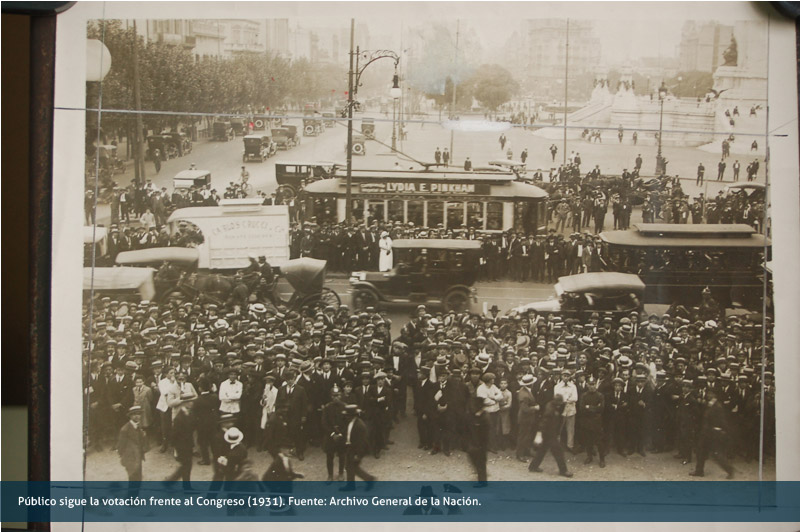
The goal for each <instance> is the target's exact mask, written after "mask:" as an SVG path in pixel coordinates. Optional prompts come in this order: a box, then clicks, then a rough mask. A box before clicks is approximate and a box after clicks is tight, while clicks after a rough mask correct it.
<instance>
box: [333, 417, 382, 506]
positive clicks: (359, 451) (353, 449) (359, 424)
mask: <svg viewBox="0 0 800 532" xmlns="http://www.w3.org/2000/svg"><path fill="white" fill-rule="evenodd" d="M345 412H346V416H347V425H346V426H345V430H344V437H345V440H344V442H345V469H346V471H347V484H345V486H344V487H342V488H340V489H339V491H354V490H355V489H356V485H355V481H356V476H358V477H360V478H362V479H364V480H366V481H367V489H371V487H372V483H373V482H375V477H373V476H372V475H370V474H369V473H367V472H366V471H364V470H363V469H362V468H361V459H362V458H364V455H366V454H367V453H368V452H369V433H368V431H367V425H366V424H364V422H363V421H362V420H361V419H360V418H359V417H358V406H357V405H347V406H345Z"/></svg>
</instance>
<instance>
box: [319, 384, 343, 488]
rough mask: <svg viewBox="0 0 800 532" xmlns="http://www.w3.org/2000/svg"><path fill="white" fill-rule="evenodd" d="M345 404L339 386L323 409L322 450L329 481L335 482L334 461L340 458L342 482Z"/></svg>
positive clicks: (335, 387)
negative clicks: (335, 458)
mask: <svg viewBox="0 0 800 532" xmlns="http://www.w3.org/2000/svg"><path fill="white" fill-rule="evenodd" d="M344 407H345V404H344V403H343V402H342V400H341V393H340V390H339V387H338V386H334V387H333V388H331V401H330V402H329V403H328V404H326V405H325V406H324V407H323V408H322V450H323V451H325V464H326V466H327V468H328V480H327V482H332V481H333V459H334V457H336V456H338V457H339V476H338V477H337V478H338V480H342V476H343V473H344V466H345V455H344V451H345V445H344V430H345V413H344Z"/></svg>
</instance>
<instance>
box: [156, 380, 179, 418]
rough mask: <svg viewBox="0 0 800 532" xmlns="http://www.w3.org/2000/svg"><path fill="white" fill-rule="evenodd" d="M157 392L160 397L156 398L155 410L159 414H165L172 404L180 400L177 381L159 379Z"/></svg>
mask: <svg viewBox="0 0 800 532" xmlns="http://www.w3.org/2000/svg"><path fill="white" fill-rule="evenodd" d="M158 391H159V392H160V393H161V397H159V398H158V403H157V404H156V409H157V410H159V411H161V412H166V411H167V410H169V408H170V407H171V406H173V404H175V403H177V402H180V400H181V387H180V385H178V381H171V380H169V379H166V378H165V379H161V380H160V381H158Z"/></svg>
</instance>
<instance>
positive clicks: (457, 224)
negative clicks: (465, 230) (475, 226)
mask: <svg viewBox="0 0 800 532" xmlns="http://www.w3.org/2000/svg"><path fill="white" fill-rule="evenodd" d="M462 227H464V203H463V202H461V201H449V202H447V228H448V229H461V228H462Z"/></svg>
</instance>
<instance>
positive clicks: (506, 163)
mask: <svg viewBox="0 0 800 532" xmlns="http://www.w3.org/2000/svg"><path fill="white" fill-rule="evenodd" d="M489 164H491V165H493V166H502V167H503V168H505V167H509V168H511V167H513V168H516V167H517V166H527V163H523V162H522V161H512V160H511V159H496V160H494V161H489Z"/></svg>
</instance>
